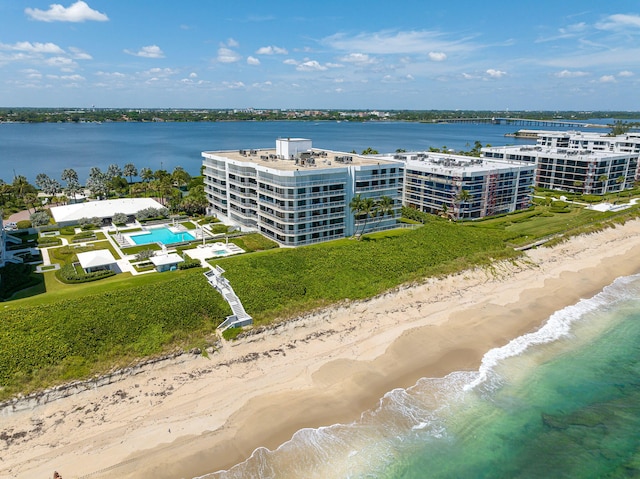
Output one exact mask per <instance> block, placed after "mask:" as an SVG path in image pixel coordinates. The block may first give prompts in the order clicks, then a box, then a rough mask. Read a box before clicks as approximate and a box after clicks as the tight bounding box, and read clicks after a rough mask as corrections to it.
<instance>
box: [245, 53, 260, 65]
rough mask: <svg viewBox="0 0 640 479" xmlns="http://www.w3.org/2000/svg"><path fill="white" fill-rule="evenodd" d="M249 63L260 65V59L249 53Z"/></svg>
mask: <svg viewBox="0 0 640 479" xmlns="http://www.w3.org/2000/svg"><path fill="white" fill-rule="evenodd" d="M247 64H249V65H260V60H258V59H257V58H256V57H252V56H251V55H249V56H248V57H247Z"/></svg>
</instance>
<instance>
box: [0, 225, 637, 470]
mask: <svg viewBox="0 0 640 479" xmlns="http://www.w3.org/2000/svg"><path fill="white" fill-rule="evenodd" d="M638 246H640V221H638V220H635V221H630V222H628V223H627V224H625V225H620V226H617V227H616V228H612V229H608V230H604V231H602V232H599V233H594V234H590V235H584V236H579V237H575V238H571V239H570V240H568V241H567V242H565V243H562V244H560V245H557V246H555V247H553V248H539V249H535V250H530V251H528V252H527V253H526V256H524V257H523V258H521V259H520V260H518V261H515V262H501V263H498V264H496V265H493V266H491V267H488V268H484V269H476V270H473V271H466V272H462V273H460V274H457V275H453V276H450V277H447V278H442V279H428V280H426V281H425V282H424V283H422V284H418V285H407V286H403V287H400V288H398V289H397V290H394V291H392V292H389V293H386V294H383V295H381V296H379V297H376V298H372V299H369V300H365V301H359V302H354V303H351V304H342V305H338V306H335V307H331V308H327V309H325V310H322V311H319V312H317V313H314V314H312V315H309V316H305V317H302V318H297V319H295V320H292V321H288V322H286V323H283V324H281V325H279V326H278V327H276V328H271V329H267V330H266V331H263V332H261V333H259V334H256V335H252V336H249V337H247V338H245V339H242V340H241V341H238V342H237V343H226V344H225V345H224V346H223V347H222V348H221V350H220V351H219V352H216V353H214V354H212V355H210V357H209V358H205V357H202V356H191V355H183V356H181V357H180V358H178V359H177V360H175V361H168V362H163V363H158V364H155V365H151V366H149V367H148V368H145V369H144V370H142V371H139V372H138V373H137V374H135V375H131V376H129V377H127V378H125V379H122V380H121V381H117V382H114V383H112V384H109V385H105V386H103V387H99V388H96V389H93V390H87V391H84V392H81V393H78V394H76V395H73V396H70V397H67V398H63V399H60V400H57V401H54V402H51V403H49V404H44V405H39V406H35V407H33V408H31V409H28V410H24V411H17V412H14V413H5V414H4V416H3V417H2V424H3V427H2V430H3V431H4V433H5V436H6V437H8V439H5V440H4V446H3V448H2V449H1V450H0V475H2V476H3V477H11V478H28V477H29V478H31V477H50V476H51V475H52V474H53V471H54V470H57V471H59V472H60V473H61V475H62V476H63V477H65V479H68V478H79V477H92V478H100V477H107V476H113V475H114V474H115V475H117V476H118V477H121V478H138V477H154V478H179V477H185V478H188V477H196V476H199V475H203V474H205V473H210V472H213V471H215V470H220V469H227V468H229V467H231V466H233V465H234V464H237V463H239V462H242V461H243V460H245V459H246V458H247V457H249V456H250V455H251V453H252V452H253V451H254V450H255V449H256V448H258V447H267V448H269V449H274V448H277V447H278V446H279V445H281V444H282V443H283V442H285V441H287V440H289V439H290V438H291V436H292V435H293V434H294V433H295V432H296V431H298V430H299V429H302V428H307V427H311V428H317V427H320V426H328V425H332V424H336V423H343V424H344V423H350V422H352V421H355V420H357V419H358V418H359V417H360V416H361V414H362V413H363V412H365V411H367V410H371V409H372V408H375V407H376V406H377V405H378V404H379V401H380V399H381V398H382V397H383V396H384V394H385V393H387V392H388V391H390V390H392V389H395V388H407V387H410V386H412V385H414V384H415V383H416V382H417V381H418V380H419V379H420V378H422V377H443V376H446V375H447V374H449V373H451V372H454V371H460V370H467V371H469V370H477V369H478V367H479V365H480V362H481V360H482V358H483V356H484V355H485V354H486V352H487V351H489V350H490V349H492V348H494V347H499V346H503V345H504V344H506V343H508V342H509V341H510V340H511V339H514V338H516V337H519V336H521V335H523V334H526V333H528V332H531V331H533V330H536V329H537V328H539V327H540V326H541V325H542V324H544V322H545V321H546V320H547V319H548V318H549V316H550V315H551V314H552V313H553V312H555V311H557V310H559V309H562V308H564V307H566V306H569V305H572V304H575V303H576V302H578V301H579V300H580V299H582V298H589V297H592V296H593V295H595V294H596V293H598V292H599V291H601V290H602V289H603V288H604V287H605V286H606V285H608V284H610V283H611V282H613V281H614V280H615V278H617V277H620V276H627V275H631V274H635V273H638V272H640V257H638V255H636V254H634V248H636V247H638Z"/></svg>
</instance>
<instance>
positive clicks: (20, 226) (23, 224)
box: [16, 220, 31, 230]
mask: <svg viewBox="0 0 640 479" xmlns="http://www.w3.org/2000/svg"><path fill="white" fill-rule="evenodd" d="M16 227H17V228H18V229H19V230H25V229H27V228H31V221H29V220H22V221H18V222H17V223H16Z"/></svg>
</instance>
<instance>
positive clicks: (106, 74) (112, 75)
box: [96, 71, 126, 78]
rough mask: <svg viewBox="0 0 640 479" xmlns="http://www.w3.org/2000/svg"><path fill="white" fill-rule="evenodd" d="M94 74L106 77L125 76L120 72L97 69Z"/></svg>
mask: <svg viewBox="0 0 640 479" xmlns="http://www.w3.org/2000/svg"><path fill="white" fill-rule="evenodd" d="M96 75H97V76H101V77H107V78H125V77H126V75H125V74H124V73H120V72H103V71H99V72H96Z"/></svg>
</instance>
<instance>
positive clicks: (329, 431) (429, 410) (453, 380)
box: [199, 275, 640, 479]
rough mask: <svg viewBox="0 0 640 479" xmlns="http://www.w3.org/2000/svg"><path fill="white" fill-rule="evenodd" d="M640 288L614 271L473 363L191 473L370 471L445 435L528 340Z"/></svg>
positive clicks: (538, 340) (551, 334)
mask: <svg viewBox="0 0 640 479" xmlns="http://www.w3.org/2000/svg"><path fill="white" fill-rule="evenodd" d="M639 295H640V275H636V276H629V277H621V278H618V279H617V280H616V281H614V282H613V283H612V284H611V285H609V286H607V287H606V288H604V290H603V291H602V292H600V293H598V294H596V295H595V296H594V297H592V298H589V299H583V300H581V301H579V302H578V303H576V304H575V305H572V306H568V307H566V308H563V309H562V310H559V311H557V312H555V313H554V314H552V315H551V316H550V317H549V319H548V320H547V322H546V323H545V324H544V325H543V326H542V327H541V328H540V329H538V330H537V331H535V332H532V333H528V334H525V335H523V336H520V337H518V338H516V339H514V340H512V341H510V342H509V343H508V344H507V345H505V346H503V347H500V348H494V349H492V350H490V351H489V352H487V353H486V354H485V356H484V357H483V359H482V362H481V365H480V368H479V369H478V371H456V372H453V373H451V374H449V375H447V376H446V377H444V378H422V379H420V380H418V381H417V382H416V384H415V385H414V386H411V387H409V388H407V389H403V388H398V389H394V390H392V391H389V392H388V393H386V394H385V395H384V396H383V397H382V398H381V399H380V402H379V404H378V407H376V408H375V409H373V410H371V411H366V412H364V413H363V414H362V415H361V417H360V419H359V420H357V421H355V422H353V423H350V424H335V425H332V426H326V427H320V428H307V429H301V430H299V431H297V432H296V433H295V434H294V435H293V437H292V438H291V439H290V440H289V441H287V442H285V443H284V444H282V445H281V446H280V447H278V448H277V449H275V450H273V451H270V450H268V449H266V448H258V449H256V450H255V451H254V452H253V454H252V455H251V457H250V458H248V459H247V460H246V461H244V462H243V463H240V464H238V465H236V466H234V467H232V468H231V469H229V470H227V471H218V472H216V473H212V474H208V475H206V476H202V477H201V478H199V479H205V478H206V479H213V478H220V479H222V478H224V479H235V478H247V477H256V478H265V479H268V478H276V477H277V478H288V477H291V478H297V477H306V478H309V479H311V478H316V477H317V478H325V477H348V478H359V477H376V471H383V470H384V469H385V467H387V466H388V465H389V464H392V463H393V461H394V459H395V458H397V454H398V451H399V450H400V449H404V448H410V447H411V445H412V444H423V443H424V442H427V441H436V440H443V439H444V440H446V439H447V430H446V427H445V426H446V421H447V418H449V417H451V414H455V409H456V408H457V407H459V406H460V405H463V404H464V403H465V401H466V400H467V399H468V398H469V395H474V396H475V395H476V393H477V392H478V391H479V390H480V388H479V386H481V385H482V390H483V392H489V393H490V392H491V391H494V390H495V389H496V388H498V387H500V385H501V384H502V382H503V381H502V379H501V378H500V376H499V375H498V374H497V372H496V370H497V368H498V367H499V365H500V364H501V363H504V361H505V360H507V359H509V358H513V357H515V356H519V355H522V354H523V353H525V352H526V351H527V350H529V349H530V348H532V347H533V346H536V345H540V344H546V343H551V342H553V341H557V340H558V339H560V338H562V337H569V336H570V335H571V328H572V325H573V324H574V323H576V322H577V321H580V320H581V319H583V318H585V317H586V316H587V315H589V314H590V313H594V312H600V311H604V310H606V309H608V308H612V307H615V305H616V304H618V303H619V302H621V301H624V300H627V299H629V298H634V297H638V296H639Z"/></svg>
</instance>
